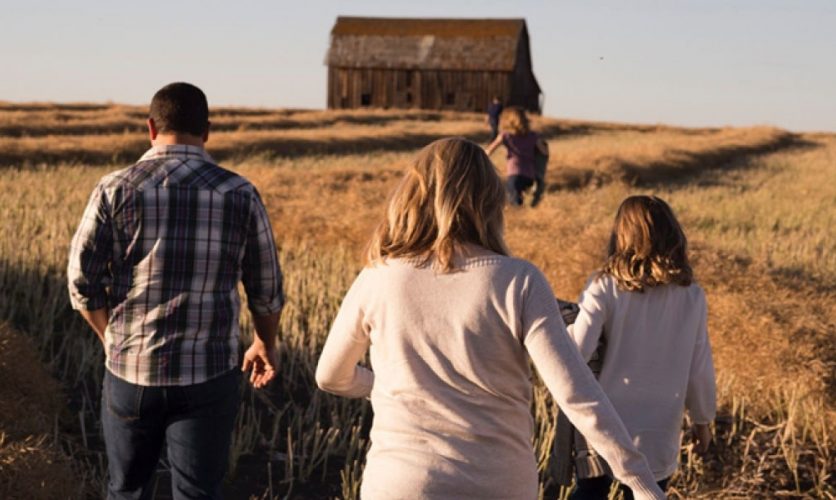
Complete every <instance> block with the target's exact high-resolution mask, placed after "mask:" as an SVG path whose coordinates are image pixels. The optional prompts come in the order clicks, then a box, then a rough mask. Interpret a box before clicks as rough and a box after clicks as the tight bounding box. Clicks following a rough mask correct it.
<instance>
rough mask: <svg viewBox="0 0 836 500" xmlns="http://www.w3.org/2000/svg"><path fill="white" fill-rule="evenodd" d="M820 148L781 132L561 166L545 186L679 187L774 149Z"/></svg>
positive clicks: (557, 188) (744, 165)
mask: <svg viewBox="0 0 836 500" xmlns="http://www.w3.org/2000/svg"><path fill="white" fill-rule="evenodd" d="M816 147H819V145H818V144H817V143H815V142H812V141H809V140H806V139H804V138H803V137H801V136H800V135H797V134H792V133H789V132H781V133H779V134H776V136H775V137H772V138H770V139H768V140H766V141H762V142H757V143H754V144H748V145H740V144H735V145H729V146H719V147H716V148H713V149H707V150H704V151H698V152H692V151H681V150H673V151H671V152H670V153H669V154H667V155H666V156H667V158H666V159H664V160H659V161H652V162H647V163H637V162H631V161H626V160H622V159H619V158H615V159H612V161H611V163H610V164H609V165H608V166H607V168H603V169H602V168H589V169H584V168H573V167H568V168H560V166H557V167H556V169H555V170H556V172H555V174H554V176H553V178H554V180H550V181H549V182H548V185H547V190H548V191H549V192H554V191H561V190H578V189H583V188H586V187H590V186H601V185H604V184H607V183H609V182H623V183H627V184H630V185H633V186H641V187H648V188H659V187H671V186H681V185H685V184H689V183H692V182H694V180H695V179H697V178H701V180H703V181H704V182H708V183H710V182H711V180H710V179H707V178H706V175H707V174H710V173H712V172H718V173H719V172H729V171H734V170H743V169H747V168H752V167H753V166H754V163H753V162H752V161H751V160H753V159H754V158H756V157H758V156H762V155H766V154H770V153H774V152H777V151H792V150H806V149H811V148H816Z"/></svg>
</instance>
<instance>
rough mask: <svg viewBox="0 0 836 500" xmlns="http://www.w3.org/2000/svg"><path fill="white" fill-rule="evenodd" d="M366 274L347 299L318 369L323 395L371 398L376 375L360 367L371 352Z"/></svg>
mask: <svg viewBox="0 0 836 500" xmlns="http://www.w3.org/2000/svg"><path fill="white" fill-rule="evenodd" d="M362 277H363V273H360V276H358V277H357V279H356V280H355V281H354V284H353V285H351V289H349V291H348V293H347V294H346V296H345V299H343V303H342V305H341V306H340V310H339V312H338V313H337V317H336V318H335V319H334V324H333V325H332V326H331V331H330V332H329V333H328V339H327V340H326V341H325V347H323V348H322V354H321V355H320V356H319V363H318V364H317V366H316V384H317V385H318V386H319V388H320V389H322V390H323V391H327V392H330V393H333V394H337V395H339V396H345V397H348V398H364V397H367V396H368V395H369V394H370V393H371V390H372V386H373V385H374V373H373V372H372V371H371V370H369V369H368V368H365V367H362V366H360V365H358V364H357V363H358V362H359V361H360V360H361V359H363V356H364V355H365V353H366V350H367V349H368V348H369V327H368V324H367V323H366V322H365V319H364V314H363V308H362V302H361V299H362V288H363V285H362Z"/></svg>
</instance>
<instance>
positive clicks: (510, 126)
mask: <svg viewBox="0 0 836 500" xmlns="http://www.w3.org/2000/svg"><path fill="white" fill-rule="evenodd" d="M499 127H500V128H501V129H502V131H503V132H508V133H510V134H511V135H525V134H527V133H528V132H529V131H531V125H530V124H529V123H528V115H526V114H525V110H524V109H522V108H521V107H519V106H511V107H509V108H506V109H505V110H504V111H502V115H501V116H500V118H499Z"/></svg>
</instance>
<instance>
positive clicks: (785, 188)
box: [0, 103, 836, 499]
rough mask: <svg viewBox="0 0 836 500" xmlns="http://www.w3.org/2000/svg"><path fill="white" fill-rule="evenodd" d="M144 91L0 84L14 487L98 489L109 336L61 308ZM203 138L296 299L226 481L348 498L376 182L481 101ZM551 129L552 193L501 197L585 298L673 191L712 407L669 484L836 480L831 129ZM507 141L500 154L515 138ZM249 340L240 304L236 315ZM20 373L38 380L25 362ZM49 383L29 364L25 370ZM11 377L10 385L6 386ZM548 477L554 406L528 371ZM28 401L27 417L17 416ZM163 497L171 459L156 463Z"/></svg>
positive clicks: (554, 274)
mask: <svg viewBox="0 0 836 500" xmlns="http://www.w3.org/2000/svg"><path fill="white" fill-rule="evenodd" d="M144 116H145V110H144V109H142V108H139V107H131V106H121V105H104V104H102V105H100V104H75V105H61V104H50V103H33V104H26V105H20V104H3V103H0V174H2V175H1V176H0V193H2V194H0V196H2V203H0V297H1V298H2V300H0V356H2V359H0V375H2V376H3V378H4V380H5V381H21V382H14V383H9V382H4V384H5V388H4V389H3V390H2V391H0V396H2V397H1V398H0V496H2V497H3V498H33V497H38V498H67V497H68V496H69V497H71V498H88V497H89V498H97V497H101V492H102V491H103V487H104V481H105V474H104V466H105V459H104V455H103V446H102V442H101V438H100V431H99V428H98V411H99V397H100V389H99V386H100V383H101V377H102V374H103V373H102V367H103V360H102V352H101V348H100V347H99V346H98V345H97V341H96V340H95V336H94V334H93V333H92V332H91V331H89V329H88V328H86V327H85V325H84V324H83V323H82V322H81V321H80V319H79V318H77V317H76V315H75V314H74V313H73V312H72V311H70V309H69V304H68V298H67V293H66V285H65V271H64V267H65V262H66V255H67V251H68V246H69V240H70V237H71V235H72V233H73V231H74V229H75V226H76V224H77V223H78V221H79V219H80V217H81V212H82V210H83V207H84V204H85V203H86V200H87V197H88V196H89V193H90V192H91V190H92V188H93V186H94V185H95V183H96V181H97V180H98V179H99V178H100V177H101V176H102V175H104V174H105V173H108V172H110V171H113V170H115V169H118V168H122V167H124V166H126V165H127V164H129V163H130V162H132V161H135V159H136V158H137V157H138V156H139V155H140V154H141V153H142V152H143V151H144V149H145V148H146V147H147V138H146V137H145V135H144V132H143V128H142V127H143V120H144ZM211 120H212V122H213V127H214V128H213V133H212V135H211V136H210V141H209V143H208V145H207V149H208V150H209V152H210V154H212V155H213V156H214V157H215V158H216V159H218V160H219V161H220V162H221V163H222V164H223V165H224V166H226V167H228V168H231V169H233V170H235V171H237V172H239V173H241V174H243V175H244V176H246V177H247V178H249V179H250V180H251V181H252V182H253V183H254V184H255V185H256V187H257V188H258V189H259V191H260V192H261V194H262V198H263V199H264V200H265V203H266V205H267V207H268V211H269V213H270V216H271V220H272V222H273V227H274V231H275V237H276V241H277V242H278V244H279V247H280V253H281V262H282V265H283V271H284V273H285V292H286V295H287V298H288V304H287V306H286V309H285V311H284V312H283V315H282V320H281V341H282V342H281V362H280V370H281V371H280V375H279V376H278V380H277V381H276V382H274V383H273V384H272V385H271V386H270V387H269V388H268V389H267V390H264V391H258V392H255V391H251V390H249V389H247V390H246V391H245V398H244V402H243V403H242V406H241V411H240V412H239V417H238V421H237V423H236V431H235V435H234V439H233V450H232V453H231V456H230V473H229V481H228V484H227V496H228V497H229V498H346V499H353V498H357V495H358V491H359V484H360V483H359V482H360V478H361V475H362V467H363V455H364V452H365V449H366V447H367V446H368V429H369V426H370V424H371V419H372V412H371V408H370V407H369V406H368V404H367V403H366V402H364V401H353V400H351V401H350V400H346V399H341V398H337V397H334V396H330V395H327V394H324V393H322V392H320V391H318V390H316V388H315V383H314V381H313V372H314V368H315V365H316V360H317V356H318V353H319V351H320V349H321V347H322V345H323V342H324V339H325V336H326V334H327V330H328V327H329V324H330V321H331V319H332V318H333V316H334V314H335V312H336V310H337V308H338V307H339V304H340V300H341V297H342V295H343V294H344V292H345V291H346V289H347V288H348V286H349V285H350V283H351V281H352V279H353V277H354V275H355V274H356V273H357V271H358V270H359V269H360V268H361V266H362V265H363V260H362V249H363V246H364V244H365V242H366V239H367V237H368V236H369V234H370V232H371V229H372V228H373V227H374V225H375V224H376V222H377V221H378V218H379V217H380V216H381V214H382V210H383V207H384V204H385V201H386V196H387V193H388V192H389V191H390V190H391V189H392V188H393V187H394V185H395V184H396V183H397V181H398V179H399V177H400V175H401V172H402V171H403V169H404V168H405V167H406V166H407V165H408V163H409V161H410V159H411V158H412V157H413V156H414V154H415V152H416V151H417V149H419V148H420V147H421V146H423V145H425V144H427V143H428V142H430V141H431V140H433V139H435V138H439V137H444V136H450V135H460V136H465V137H468V138H470V139H473V140H475V141H477V142H482V143H484V142H485V141H486V140H487V130H485V126H484V124H483V121H482V120H483V118H482V116H480V115H476V114H468V113H451V112H422V111H397V112H396V111H382V110H372V111H345V112H327V111H308V110H270V109H240V108H226V109H218V110H213V114H212V117H211ZM534 127H535V128H536V129H537V130H539V131H541V132H542V133H543V134H544V135H545V136H546V137H547V139H548V142H549V146H550V149H551V153H552V154H551V157H550V161H549V173H548V176H547V181H548V188H547V195H546V197H545V198H544V200H543V202H542V203H541V204H540V205H539V206H538V207H537V208H536V209H532V208H529V207H524V208H520V209H511V208H509V209H507V214H506V224H507V230H506V232H507V238H508V242H509V245H510V247H511V250H512V252H513V253H514V254H515V255H517V256H520V257H522V258H525V259H528V260H530V261H532V262H533V263H535V264H536V265H537V266H538V267H540V268H541V269H543V271H544V272H545V273H546V276H547V277H548V278H549V280H550V282H551V284H552V287H553V289H554V291H555V293H556V294H557V295H558V296H559V297H561V298H565V299H576V298H577V296H578V294H579V292H580V291H581V289H582V287H583V285H584V283H585V281H586V279H587V277H588V276H589V274H590V273H591V272H593V271H594V270H595V269H596V266H598V265H599V264H600V262H601V259H602V256H603V251H604V244H605V241H606V238H607V233H608V230H609V226H610V224H611V221H612V218H613V216H614V214H615V209H616V208H617V206H618V204H619V203H620V202H621V200H622V199H623V198H624V197H625V196H627V195H630V194H637V193H652V194H656V195H659V196H661V197H662V198H664V199H666V200H667V201H669V202H670V204H671V205H672V207H673V208H674V210H675V211H676V212H677V214H678V216H679V218H680V220H681V221H682V223H683V226H684V228H685V231H686V234H687V235H688V237H689V241H690V246H691V257H692V259H693V261H694V268H695V274H696V276H697V279H698V281H699V282H700V283H701V285H702V286H703V287H704V288H705V290H706V293H707V297H708V301H709V333H710V337H711V342H712V347H713V350H714V357H715V365H716V369H717V377H718V391H719V393H718V397H719V404H720V409H719V412H718V419H717V422H716V425H715V427H716V436H717V440H716V443H715V446H714V448H713V449H712V450H711V452H710V453H709V454H708V455H707V456H705V457H700V456H696V455H695V454H694V453H692V451H691V448H690V446H689V445H688V441H687V439H686V440H685V441H684V446H683V449H682V453H681V459H682V465H681V468H680V471H679V472H678V473H677V474H676V476H675V477H674V479H673V481H672V483H671V487H670V490H669V491H668V493H669V495H670V496H671V497H672V498H775V497H781V498H831V499H832V498H834V497H835V496H836V479H834V476H833V474H834V460H833V453H834V444H833V439H832V437H831V436H832V435H833V431H834V429H835V428H836V427H835V426H834V422H836V418H834V416H836V412H835V411H834V409H836V394H834V383H836V372H834V369H836V343H834V340H836V339H834V335H835V334H836V279H835V278H834V276H836V236H834V232H833V230H832V228H833V227H834V225H836V186H834V182H833V179H834V178H836V135H834V134H824V133H821V134H794V133H790V132H787V131H784V130H780V129H775V128H769V127H754V128H704V129H693V128H676V127H668V126H661V125H660V126H634V125H629V124H619V123H597V122H582V121H572V120H555V119H548V118H536V119H535V120H534ZM493 159H494V162H495V163H496V164H497V165H498V166H499V167H500V168H501V167H502V165H503V162H504V159H503V158H502V153H501V152H497V153H496V154H495V155H494V157H493ZM242 331H243V332H244V336H245V338H249V337H250V336H251V331H252V328H251V326H250V324H249V318H247V317H246V316H245V317H243V318H242ZM27 381H28V382H27ZM33 381H35V382H33ZM4 391H5V392H4ZM532 411H533V412H534V414H535V418H536V426H535V430H536V435H535V437H534V442H533V446H534V447H535V451H536V453H537V455H538V458H539V461H540V467H541V486H542V487H541V491H542V496H543V498H565V497H566V495H567V494H568V490H567V489H565V488H563V489H561V488H559V487H557V486H556V485H555V484H554V483H553V482H552V481H551V479H550V478H549V477H548V475H547V474H546V473H545V470H546V467H547V465H548V460H549V456H548V450H549V448H550V446H551V443H552V441H553V438H554V424H553V418H554V415H555V411H556V410H555V407H554V404H553V403H552V401H551V399H550V397H549V396H548V393H547V391H545V389H544V388H543V386H542V384H540V383H537V384H536V385H535V392H534V403H533V405H532ZM22 421H25V422H26V425H20V422H22ZM158 478H159V479H158V481H159V489H158V493H159V495H158V498H167V496H166V489H167V486H166V481H167V479H166V478H167V475H166V464H165V462H163V463H162V464H161V466H160V473H159V474H158Z"/></svg>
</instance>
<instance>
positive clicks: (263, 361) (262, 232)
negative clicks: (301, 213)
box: [241, 192, 284, 389]
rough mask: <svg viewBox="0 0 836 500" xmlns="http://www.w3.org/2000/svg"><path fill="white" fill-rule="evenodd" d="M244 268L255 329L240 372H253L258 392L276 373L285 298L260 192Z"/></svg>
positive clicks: (255, 195)
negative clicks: (280, 323)
mask: <svg viewBox="0 0 836 500" xmlns="http://www.w3.org/2000/svg"><path fill="white" fill-rule="evenodd" d="M241 266H242V269H241V271H242V272H241V280H242V281H243V283H244V289H245V290H246V292H247V304H248V306H249V308H250V312H251V313H252V318H253V326H254V327H255V337H254V338H253V344H252V345H251V346H250V347H249V349H247V352H246V353H245V354H244V364H243V365H242V366H241V369H242V370H243V371H248V370H252V373H251V374H250V382H251V383H252V384H253V386H254V387H255V388H257V389H258V388H261V387H264V386H265V385H267V383H268V382H270V380H272V379H273V377H275V374H276V336H277V333H278V326H279V316H280V314H281V310H282V304H283V302H284V296H283V294H282V273H281V269H280V268H279V258H278V253H277V252H276V244H275V242H274V241H273V229H272V227H271V225H270V220H269V219H268V217H267V211H266V210H265V209H264V204H263V203H262V202H261V198H260V197H259V196H258V193H257V192H255V193H254V196H253V200H252V208H251V212H250V223H249V230H248V234H247V243H246V247H245V249H244V259H243V261H242V263H241Z"/></svg>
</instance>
